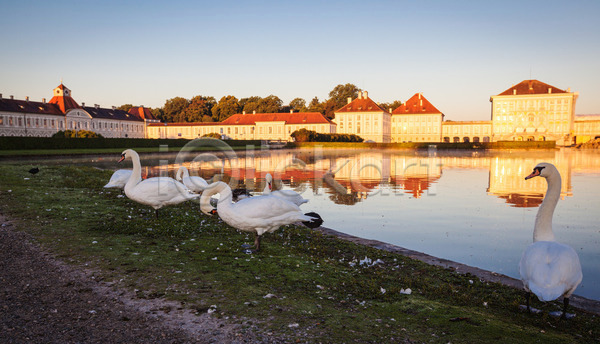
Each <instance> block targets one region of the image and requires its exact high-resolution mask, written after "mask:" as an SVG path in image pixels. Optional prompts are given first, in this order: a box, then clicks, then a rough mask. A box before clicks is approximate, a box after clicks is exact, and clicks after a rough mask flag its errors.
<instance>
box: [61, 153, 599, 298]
mask: <svg viewBox="0 0 600 344" xmlns="http://www.w3.org/2000/svg"><path fill="white" fill-rule="evenodd" d="M117 159H118V156H115V157H112V156H111V157H106V156H103V157H91V158H90V157H84V158H81V160H79V161H78V160H73V159H68V162H67V161H60V160H54V161H55V163H76V164H77V163H81V164H93V165H96V166H101V167H104V168H112V169H116V168H119V166H118V165H116V163H115V161H116V160H117ZM192 160H195V161H194V162H193V163H190V162H191V161H192ZM542 161H546V162H550V163H553V164H555V165H556V166H557V168H558V170H559V171H560V173H561V176H562V181H563V183H562V190H561V200H560V201H559V203H558V206H557V208H556V211H555V213H554V232H555V236H556V239H557V241H560V242H563V243H566V244H568V245H570V246H572V247H573V248H574V249H575V250H576V251H577V253H578V254H579V257H580V260H581V264H582V268H583V276H584V278H583V282H582V284H581V285H580V286H579V287H578V288H577V290H576V292H575V294H577V295H581V296H584V297H588V298H592V299H596V300H600V288H598V287H597V286H598V285H600V246H599V242H600V224H599V223H600V212H599V211H598V210H599V209H600V199H599V197H598V196H599V195H600V152H598V151H578V150H571V149H561V150H556V151H545V150H544V151H495V152H486V153H480V152H473V151H454V152H445V151H435V149H430V150H429V151H420V152H417V151H383V150H381V151H380V150H358V151H357V150H349V149H343V150H339V149H338V150H332V149H316V150H315V149H307V150H295V151H289V150H286V151H259V152H251V153H249V154H245V153H244V152H236V153H234V154H229V155H225V154H220V153H219V154H206V153H205V154H203V156H202V157H200V158H199V156H198V155H195V154H191V155H190V154H186V155H185V156H184V157H183V158H182V156H181V155H179V159H178V158H177V153H172V154H162V155H159V156H148V157H146V158H143V160H142V164H143V165H144V166H146V168H145V169H144V174H146V175H148V176H153V175H161V174H162V175H165V174H169V175H171V176H173V174H174V171H173V170H176V169H177V168H178V167H179V165H180V163H183V164H184V165H186V166H188V167H190V168H191V174H196V175H197V174H199V175H202V176H203V177H205V178H207V179H208V178H211V177H212V178H218V179H223V180H225V181H228V182H230V183H231V184H232V185H244V186H246V187H247V188H249V189H251V190H255V191H257V192H260V191H261V190H262V189H263V187H264V176H265V174H266V173H271V174H272V175H274V179H275V185H276V186H279V188H283V189H294V190H296V191H298V192H300V193H301V194H302V196H303V197H304V198H307V199H309V200H310V202H309V203H308V204H305V205H303V206H302V208H303V209H304V210H306V211H307V212H308V211H317V212H318V213H319V214H320V215H321V216H322V217H323V219H324V220H325V223H324V225H325V226H327V227H330V228H333V229H336V230H338V231H341V232H344V233H348V234H352V235H356V236H359V237H363V238H368V239H375V240H380V241H384V242H388V243H392V244H395V245H398V246H402V247H406V248H408V249H412V250H416V251H421V252H425V253H428V254H430V255H433V256H437V257H441V258H445V259H450V260H453V261H457V262H460V263H464V264H468V265H472V266H476V267H479V268H483V269H486V270H490V271H495V272H498V273H502V274H505V275H508V276H511V277H515V278H519V273H518V263H519V260H520V258H521V253H522V252H523V250H524V249H525V248H526V247H527V245H529V244H530V243H531V242H532V235H533V224H534V219H535V215H536V212H537V209H538V207H539V205H540V204H541V201H542V199H543V196H544V194H545V191H546V182H545V180H544V179H543V178H534V179H531V180H528V181H525V180H524V177H525V176H527V175H528V174H529V173H530V172H531V170H532V168H533V167H534V166H535V165H536V164H537V163H539V162H542ZM129 167H130V163H129ZM198 168H200V170H198ZM198 171H199V172H198Z"/></svg>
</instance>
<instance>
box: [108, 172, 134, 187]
mask: <svg viewBox="0 0 600 344" xmlns="http://www.w3.org/2000/svg"><path fill="white" fill-rule="evenodd" d="M131 172H132V171H131V170H116V171H115V172H114V173H113V174H112V176H111V177H110V180H109V181H108V184H106V185H104V187H105V188H119V189H122V188H124V187H125V184H126V183H127V181H128V180H129V177H131ZM140 180H141V177H140ZM138 182H139V181H138Z"/></svg>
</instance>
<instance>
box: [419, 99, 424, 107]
mask: <svg viewBox="0 0 600 344" xmlns="http://www.w3.org/2000/svg"><path fill="white" fill-rule="evenodd" d="M419 99H421V97H419ZM419 106H421V107H423V99H421V100H419Z"/></svg>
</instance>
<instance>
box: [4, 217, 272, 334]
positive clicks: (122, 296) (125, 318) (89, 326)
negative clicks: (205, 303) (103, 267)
mask: <svg viewBox="0 0 600 344" xmlns="http://www.w3.org/2000/svg"><path fill="white" fill-rule="evenodd" d="M0 220H1V222H2V227H0V319H1V320H0V343H42V342H43V343H265V342H275V341H276V340H274V339H269V338H261V337H260V336H255V335H254V334H252V333H250V332H248V331H240V330H239V328H238V327H237V326H234V325H230V324H227V323H226V322H225V321H223V320H219V319H216V318H214V317H212V316H210V315H209V314H202V315H196V314H192V313H190V312H189V311H185V310H183V308H182V307H179V306H178V305H177V304H175V303H165V302H161V301H151V300H139V299H135V298H133V297H130V295H127V294H126V293H123V292H121V293H119V292H115V291H114V290H113V288H111V287H110V286H109V285H107V284H106V283H104V282H102V281H98V280H97V279H96V278H95V277H94V274H93V273H92V272H89V271H83V272H82V271H77V270H74V269H73V268H72V267H71V266H69V265H67V264H64V263H62V262H61V261H60V260H58V259H56V258H55V257H53V256H52V255H50V254H48V253H46V252H44V251H43V250H42V249H41V248H40V247H39V246H38V245H36V244H35V243H34V242H33V239H32V238H31V237H30V236H28V235H27V234H25V233H23V232H19V231H16V230H14V229H13V228H14V227H13V226H12V225H11V224H10V222H7V221H6V220H5V219H4V218H2V217H0Z"/></svg>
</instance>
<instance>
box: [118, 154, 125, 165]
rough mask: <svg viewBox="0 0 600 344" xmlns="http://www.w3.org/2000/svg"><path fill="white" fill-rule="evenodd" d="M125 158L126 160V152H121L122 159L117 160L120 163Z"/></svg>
mask: <svg viewBox="0 0 600 344" xmlns="http://www.w3.org/2000/svg"><path fill="white" fill-rule="evenodd" d="M123 160H125V154H121V159H119V161H117V163H120V162H121V161H123Z"/></svg>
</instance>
